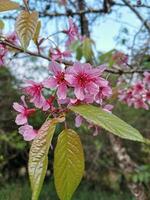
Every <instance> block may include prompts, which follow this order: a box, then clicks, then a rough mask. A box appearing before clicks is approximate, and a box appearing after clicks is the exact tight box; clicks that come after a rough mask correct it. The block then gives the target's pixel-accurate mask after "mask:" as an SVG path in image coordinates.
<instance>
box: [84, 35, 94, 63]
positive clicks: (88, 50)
mask: <svg viewBox="0 0 150 200" xmlns="http://www.w3.org/2000/svg"><path fill="white" fill-rule="evenodd" d="M92 44H93V41H92V40H91V39H90V38H86V39H85V40H84V41H83V44H82V53H83V56H84V57H85V59H86V61H90V60H91V59H92V58H93V50H92Z"/></svg>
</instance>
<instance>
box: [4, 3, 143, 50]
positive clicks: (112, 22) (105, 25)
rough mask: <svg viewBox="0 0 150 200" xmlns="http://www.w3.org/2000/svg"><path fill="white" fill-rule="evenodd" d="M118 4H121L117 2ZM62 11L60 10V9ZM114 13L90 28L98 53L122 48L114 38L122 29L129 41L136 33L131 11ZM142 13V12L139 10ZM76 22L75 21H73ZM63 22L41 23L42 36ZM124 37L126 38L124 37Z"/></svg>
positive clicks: (10, 27) (134, 20)
mask: <svg viewBox="0 0 150 200" xmlns="http://www.w3.org/2000/svg"><path fill="white" fill-rule="evenodd" d="M135 1H136V0H132V1H131V2H133V3H134V2H135ZM16 2H20V1H19V0H16ZM118 2H121V1H120V0H118ZM88 3H89V4H91V5H94V1H93V0H89V1H88ZM61 9H62V8H61ZM114 10H115V12H113V13H112V14H109V15H105V16H104V17H101V18H98V20H96V22H95V23H94V26H93V27H92V32H91V33H92V34H91V35H92V38H93V39H94V41H96V47H97V50H99V51H109V50H111V49H113V48H120V49H122V48H123V47H122V46H121V45H119V44H118V43H117V42H116V41H115V37H116V36H117V35H118V33H119V31H121V29H122V28H123V27H126V28H127V29H128V30H129V36H127V37H129V39H132V35H133V34H134V32H135V31H138V29H139V27H140V25H141V22H140V21H139V20H138V19H137V17H135V14H134V13H131V11H130V10H129V9H128V8H119V10H118V8H117V7H115V8H114ZM141 11H142V10H141ZM141 14H142V15H143V16H144V17H146V14H145V13H144V12H141ZM2 15H3V14H1V15H0V16H2ZM75 21H76V20H75ZM63 22H64V18H63V20H59V22H58V21H56V20H55V19H54V20H50V21H49V22H48V23H46V24H45V22H44V21H43V30H44V31H43V32H44V35H45V36H46V34H52V33H54V32H56V31H57V30H56V29H57V27H58V28H59V29H60V30H61V29H63V28H64V26H66V23H67V19H65V22H66V23H63ZM10 30H12V23H11V24H9V23H7V22H6V32H10ZM125 37H126V36H125Z"/></svg>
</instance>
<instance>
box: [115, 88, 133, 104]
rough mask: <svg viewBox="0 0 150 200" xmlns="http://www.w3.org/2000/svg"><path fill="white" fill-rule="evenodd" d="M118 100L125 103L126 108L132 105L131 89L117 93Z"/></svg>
mask: <svg viewBox="0 0 150 200" xmlns="http://www.w3.org/2000/svg"><path fill="white" fill-rule="evenodd" d="M118 97H119V100H120V101H123V102H124V103H127V104H128V106H131V105H132V103H133V100H132V97H133V95H132V89H129V90H127V89H124V90H120V91H119V96H118Z"/></svg>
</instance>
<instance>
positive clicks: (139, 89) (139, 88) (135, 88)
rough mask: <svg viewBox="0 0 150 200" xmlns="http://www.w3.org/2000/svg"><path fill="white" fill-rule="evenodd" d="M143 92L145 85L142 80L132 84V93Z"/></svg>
mask: <svg viewBox="0 0 150 200" xmlns="http://www.w3.org/2000/svg"><path fill="white" fill-rule="evenodd" d="M144 92H145V87H144V84H143V83H142V82H137V83H136V84H135V85H134V86H133V95H134V94H135V95H139V94H142V93H144Z"/></svg>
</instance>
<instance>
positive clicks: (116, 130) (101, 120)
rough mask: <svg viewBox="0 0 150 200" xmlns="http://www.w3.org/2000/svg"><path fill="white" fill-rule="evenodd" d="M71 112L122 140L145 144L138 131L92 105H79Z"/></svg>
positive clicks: (72, 108) (73, 107)
mask: <svg viewBox="0 0 150 200" xmlns="http://www.w3.org/2000/svg"><path fill="white" fill-rule="evenodd" d="M70 110H72V111H74V112H75V113H78V114H79V115H81V116H83V117H84V118H85V119H86V120H88V121H90V122H92V123H94V124H96V125H98V126H100V127H102V128H104V129H106V130H107V131H109V132H111V133H113V134H115V135H117V136H119V137H121V138H124V139H129V140H134V141H139V142H144V138H143V136H142V135H141V134H140V132H139V131H138V130H136V129H135V128H133V127H132V126H130V125H129V124H127V123H126V122H124V121H123V120H121V119H120V118H118V117H117V116H115V115H113V114H111V113H108V112H106V111H104V110H102V109H101V108H98V107H95V106H92V105H79V106H71V107H70Z"/></svg>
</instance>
